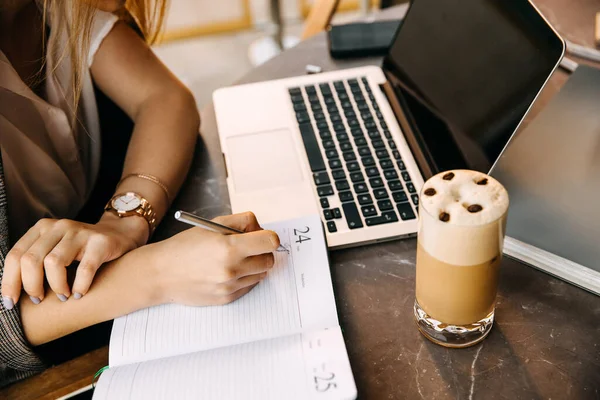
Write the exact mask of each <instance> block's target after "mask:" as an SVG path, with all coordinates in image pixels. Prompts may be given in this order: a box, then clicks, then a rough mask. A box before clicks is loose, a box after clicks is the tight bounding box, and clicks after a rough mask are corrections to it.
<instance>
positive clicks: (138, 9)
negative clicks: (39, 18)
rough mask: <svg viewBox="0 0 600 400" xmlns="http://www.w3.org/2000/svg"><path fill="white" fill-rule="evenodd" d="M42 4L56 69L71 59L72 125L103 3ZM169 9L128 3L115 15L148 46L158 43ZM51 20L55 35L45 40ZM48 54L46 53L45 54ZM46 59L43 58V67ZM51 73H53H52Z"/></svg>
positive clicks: (52, 0) (153, 1)
mask: <svg viewBox="0 0 600 400" xmlns="http://www.w3.org/2000/svg"><path fill="white" fill-rule="evenodd" d="M38 1H39V2H41V3H42V4H43V7H42V11H43V14H42V15H43V28H44V29H43V32H44V48H45V49H53V50H54V51H55V52H56V54H54V59H55V60H57V62H56V64H55V65H54V66H53V68H54V69H56V68H57V67H58V65H59V64H60V62H62V61H63V60H64V59H65V57H66V56H67V55H70V59H71V71H72V77H71V88H72V93H73V98H72V99H71V100H72V104H70V106H71V107H72V110H71V111H72V116H73V122H74V121H75V119H77V110H78V105H79V100H80V98H81V90H82V86H83V76H84V70H85V68H87V67H88V66H87V57H88V53H89V48H90V34H91V30H92V25H93V23H94V13H95V11H96V10H97V9H98V5H100V3H101V0H38ZM166 8H167V0H126V2H125V5H124V6H123V7H121V8H120V9H119V10H117V11H115V12H114V14H115V15H117V16H118V17H119V19H121V20H122V21H124V22H126V23H128V24H129V25H132V26H135V27H136V28H137V29H139V31H140V33H141V35H142V36H143V38H144V39H145V40H146V42H147V43H148V44H153V43H154V42H156V40H157V38H158V35H159V33H160V30H161V27H162V25H163V22H164V18H165V13H166ZM46 18H50V19H51V23H52V30H53V31H54V30H56V31H57V32H56V33H57V34H52V35H51V37H50V39H49V40H47V38H46V34H45V32H46V29H45V27H46V26H47V21H46ZM61 31H64V32H65V33H66V37H67V38H68V41H67V44H66V46H64V47H62V48H61V46H59V40H60V36H61V34H60V33H62V32H61ZM44 54H46V51H44ZM45 63H46V60H45V59H44V64H45ZM50 72H51V73H52V72H53V71H50Z"/></svg>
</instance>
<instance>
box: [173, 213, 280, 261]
mask: <svg viewBox="0 0 600 400" xmlns="http://www.w3.org/2000/svg"><path fill="white" fill-rule="evenodd" d="M175 219H176V220H177V221H180V222H185V223H186V224H190V225H193V226H197V227H200V228H204V229H206V230H208V231H211V232H216V233H220V234H222V235H233V234H238V233H245V232H244V231H240V230H239V229H234V228H230V227H228V226H225V225H221V224H218V223H216V222H214V221H211V220H209V219H206V218H202V217H199V216H197V215H194V214H190V213H189V212H185V211H176V212H175ZM277 251H284V252H286V253H288V249H286V248H285V247H283V246H282V245H279V247H278V248H277Z"/></svg>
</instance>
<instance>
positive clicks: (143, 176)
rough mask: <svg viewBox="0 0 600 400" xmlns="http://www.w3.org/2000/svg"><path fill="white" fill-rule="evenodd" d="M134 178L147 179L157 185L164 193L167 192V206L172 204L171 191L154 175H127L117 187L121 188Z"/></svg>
mask: <svg viewBox="0 0 600 400" xmlns="http://www.w3.org/2000/svg"><path fill="white" fill-rule="evenodd" d="M134 176H135V177H137V178H140V179H145V180H147V181H150V182H154V183H155V184H157V185H158V186H159V187H160V188H161V189H162V190H163V192H165V196H167V204H171V195H170V194H169V189H168V188H167V186H166V185H165V184H164V183H162V182H161V181H160V180H159V179H158V178H157V177H155V176H153V175H149V174H138V173H132V174H127V175H125V176H124V177H123V178H121V180H120V181H119V183H118V184H117V186H119V185H120V184H121V183H122V182H123V181H125V180H126V179H128V178H132V177H134Z"/></svg>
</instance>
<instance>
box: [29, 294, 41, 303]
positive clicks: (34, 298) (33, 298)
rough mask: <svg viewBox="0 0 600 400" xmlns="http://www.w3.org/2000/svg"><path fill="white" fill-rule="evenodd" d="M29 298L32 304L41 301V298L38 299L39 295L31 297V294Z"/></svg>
mask: <svg viewBox="0 0 600 400" xmlns="http://www.w3.org/2000/svg"><path fill="white" fill-rule="evenodd" d="M29 298H30V299H31V302H32V303H33V304H40V302H41V301H42V300H40V298H39V297H33V296H29Z"/></svg>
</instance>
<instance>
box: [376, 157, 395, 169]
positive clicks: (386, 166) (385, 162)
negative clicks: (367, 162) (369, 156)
mask: <svg viewBox="0 0 600 400" xmlns="http://www.w3.org/2000/svg"><path fill="white" fill-rule="evenodd" d="M379 165H380V166H381V169H392V168H394V163H393V162H392V160H390V159H384V160H381V161H380V162H379Z"/></svg>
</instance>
